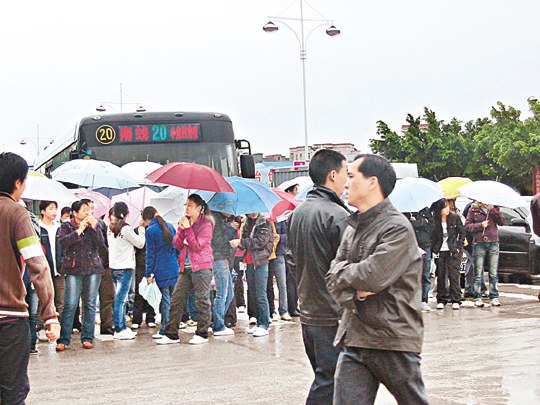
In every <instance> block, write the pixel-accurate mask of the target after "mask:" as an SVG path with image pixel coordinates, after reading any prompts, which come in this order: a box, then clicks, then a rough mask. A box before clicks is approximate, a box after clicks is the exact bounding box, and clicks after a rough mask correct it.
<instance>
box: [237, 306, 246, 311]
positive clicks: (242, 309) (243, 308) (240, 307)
mask: <svg viewBox="0 0 540 405" xmlns="http://www.w3.org/2000/svg"><path fill="white" fill-rule="evenodd" d="M238 312H242V313H243V312H246V307H245V306H243V305H241V306H239V307H238Z"/></svg>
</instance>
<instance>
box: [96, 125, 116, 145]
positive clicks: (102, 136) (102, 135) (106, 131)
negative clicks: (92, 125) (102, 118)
mask: <svg viewBox="0 0 540 405" xmlns="http://www.w3.org/2000/svg"><path fill="white" fill-rule="evenodd" d="M96 139H97V141H98V142H99V143H101V144H102V145H109V144H111V143H113V142H114V140H115V139H116V131H115V130H114V128H113V127H111V126H110V125H102V126H100V127H99V128H98V129H97V130H96Z"/></svg>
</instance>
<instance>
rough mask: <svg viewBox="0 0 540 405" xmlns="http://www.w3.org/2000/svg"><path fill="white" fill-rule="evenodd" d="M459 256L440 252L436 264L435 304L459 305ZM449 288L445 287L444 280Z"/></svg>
mask: <svg viewBox="0 0 540 405" xmlns="http://www.w3.org/2000/svg"><path fill="white" fill-rule="evenodd" d="M461 256H462V255H461V254H460V253H454V254H450V252H449V251H444V252H440V254H439V258H438V259H435V263H436V264H437V302H438V303H442V304H447V303H448V302H451V303H461V285H460V284H459V277H460V274H459V270H460V268H461ZM447 278H448V283H449V285H450V288H448V287H447V285H446V279H447Z"/></svg>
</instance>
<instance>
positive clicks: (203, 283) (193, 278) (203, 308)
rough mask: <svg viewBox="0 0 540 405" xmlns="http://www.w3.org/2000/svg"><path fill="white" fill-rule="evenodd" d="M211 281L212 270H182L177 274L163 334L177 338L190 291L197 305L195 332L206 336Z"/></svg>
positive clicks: (209, 315)
mask: <svg viewBox="0 0 540 405" xmlns="http://www.w3.org/2000/svg"><path fill="white" fill-rule="evenodd" d="M211 282H212V270H210V269H203V270H199V271H191V270H184V271H183V272H181V273H180V274H179V276H178V281H177V283H176V286H175V287H174V292H173V294H172V297H171V309H170V312H169V322H168V323H167V326H166V327H165V335H166V336H167V337H168V338H170V339H174V340H175V339H178V326H179V324H180V320H181V319H182V314H183V313H184V309H185V307H186V302H187V299H188V295H189V294H191V291H193V292H194V294H195V305H196V306H197V316H198V319H197V330H196V331H195V333H196V334H197V335H199V336H201V337H203V338H207V337H208V328H209V327H210V325H211V323H212V312H211V310H210V283H211Z"/></svg>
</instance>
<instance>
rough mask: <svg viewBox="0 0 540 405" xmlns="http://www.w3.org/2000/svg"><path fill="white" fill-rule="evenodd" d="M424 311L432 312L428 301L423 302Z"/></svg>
mask: <svg viewBox="0 0 540 405" xmlns="http://www.w3.org/2000/svg"><path fill="white" fill-rule="evenodd" d="M422 312H431V307H430V306H429V304H428V303H427V302H422Z"/></svg>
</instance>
